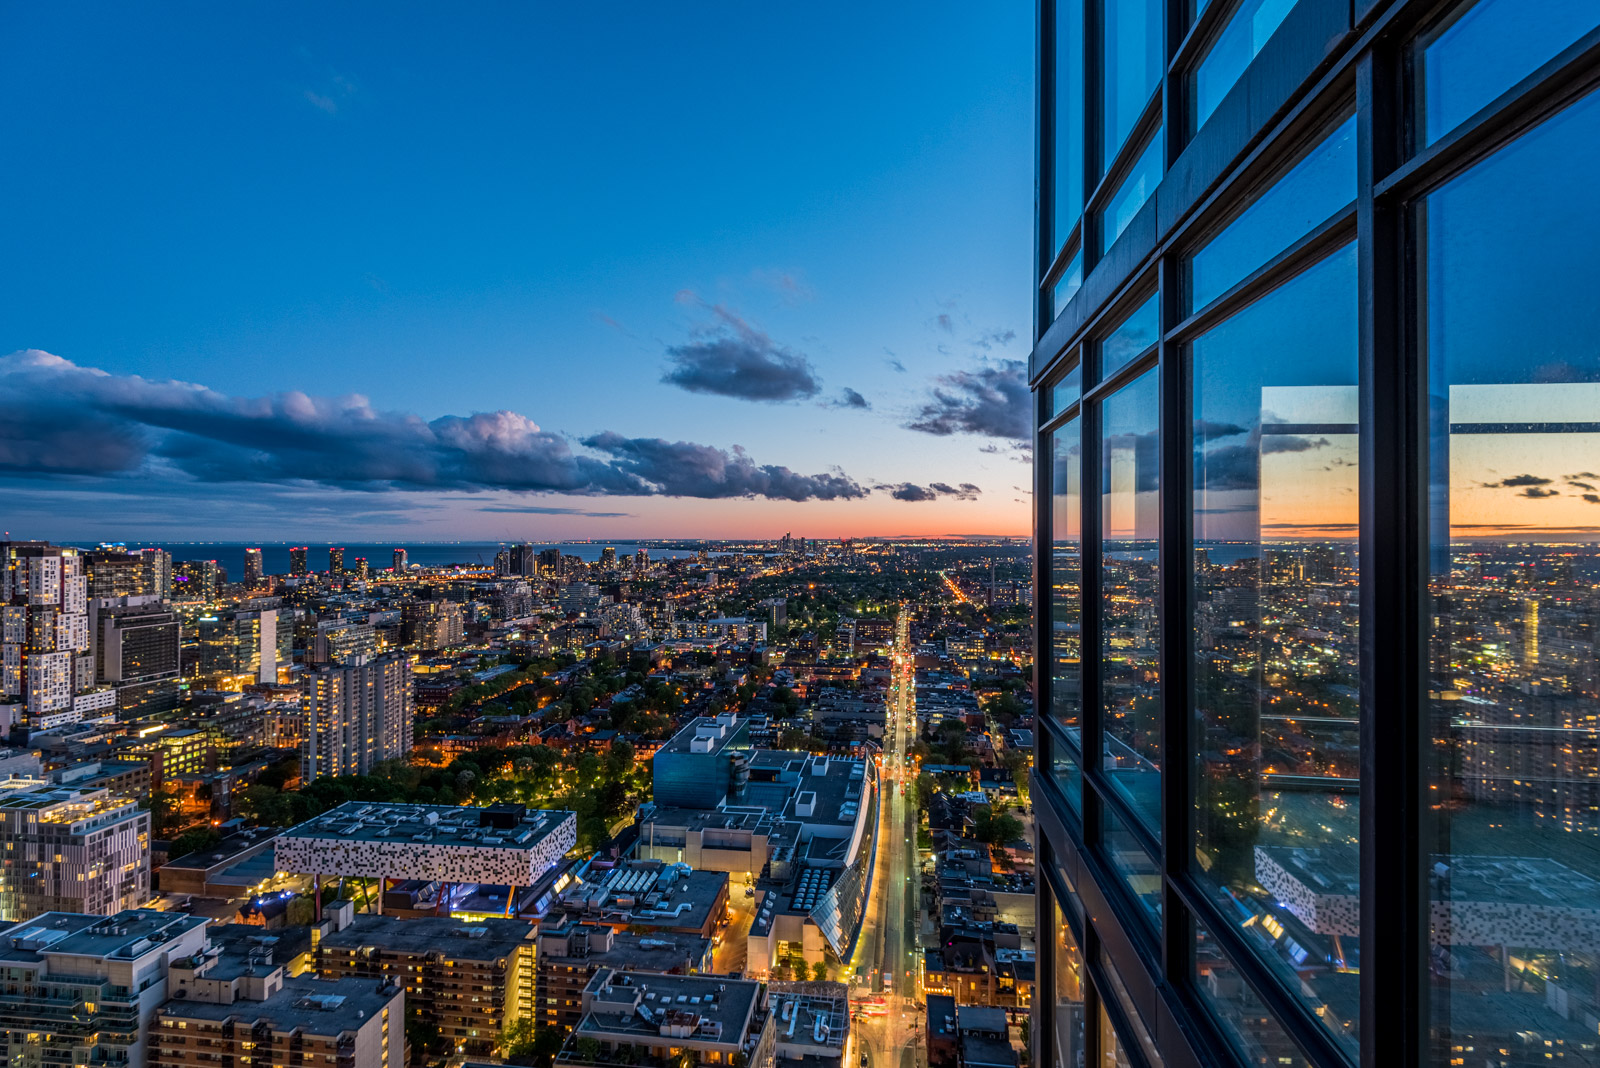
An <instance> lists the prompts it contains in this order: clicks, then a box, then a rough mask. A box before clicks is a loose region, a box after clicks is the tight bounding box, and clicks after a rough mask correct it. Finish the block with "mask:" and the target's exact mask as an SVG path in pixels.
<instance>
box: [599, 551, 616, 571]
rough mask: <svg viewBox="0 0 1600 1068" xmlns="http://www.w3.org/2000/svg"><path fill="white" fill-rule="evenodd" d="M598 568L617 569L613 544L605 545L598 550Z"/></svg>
mask: <svg viewBox="0 0 1600 1068" xmlns="http://www.w3.org/2000/svg"><path fill="white" fill-rule="evenodd" d="M600 569H601V570H602V571H615V570H616V569H617V550H616V547H615V546H613V545H607V546H606V547H605V548H604V549H601V550H600Z"/></svg>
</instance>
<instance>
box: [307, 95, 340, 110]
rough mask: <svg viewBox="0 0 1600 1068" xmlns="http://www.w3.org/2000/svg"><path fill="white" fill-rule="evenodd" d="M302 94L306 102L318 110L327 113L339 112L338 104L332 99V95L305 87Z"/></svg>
mask: <svg viewBox="0 0 1600 1068" xmlns="http://www.w3.org/2000/svg"><path fill="white" fill-rule="evenodd" d="M304 95H305V99H306V103H308V104H310V105H311V106H312V107H314V108H316V109H317V110H318V111H323V112H326V113H328V114H329V115H337V114H339V104H338V102H337V101H335V100H334V99H333V97H331V96H323V95H322V94H321V93H318V92H315V91H313V90H311V89H307V90H306V91H305V94H304Z"/></svg>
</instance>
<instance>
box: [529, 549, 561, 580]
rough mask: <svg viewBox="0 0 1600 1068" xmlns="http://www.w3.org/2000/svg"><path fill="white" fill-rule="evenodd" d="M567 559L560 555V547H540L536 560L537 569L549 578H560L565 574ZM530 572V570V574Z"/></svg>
mask: <svg viewBox="0 0 1600 1068" xmlns="http://www.w3.org/2000/svg"><path fill="white" fill-rule="evenodd" d="M566 565H567V561H566V558H565V557H564V556H562V555H561V550H560V549H540V550H539V556H538V561H537V571H538V572H539V573H541V574H543V575H545V576H547V577H549V578H560V577H561V576H562V575H564V574H566V571H567V566H566ZM531 573H532V572H530V574H531Z"/></svg>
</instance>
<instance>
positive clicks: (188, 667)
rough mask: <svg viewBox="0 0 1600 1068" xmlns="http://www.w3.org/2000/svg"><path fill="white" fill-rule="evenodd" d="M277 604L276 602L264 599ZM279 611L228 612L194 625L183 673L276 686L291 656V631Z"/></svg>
mask: <svg viewBox="0 0 1600 1068" xmlns="http://www.w3.org/2000/svg"><path fill="white" fill-rule="evenodd" d="M263 601H265V603H267V604H273V605H275V604H277V598H263ZM258 603H259V602H258ZM280 611H281V610H280V609H278V608H275V607H274V608H251V607H242V608H230V609H227V610H225V611H222V612H216V613H213V614H209V615H203V616H201V617H200V618H199V619H197V620H196V621H195V626H194V636H195V637H194V643H193V645H192V646H190V652H191V653H192V654H193V655H192V656H190V657H186V658H185V660H184V673H185V674H187V675H191V676H196V677H200V678H212V677H217V676H222V677H227V678H230V679H238V680H240V681H241V682H255V683H275V682H277V681H278V673H279V669H280V668H283V667H287V666H288V665H289V663H290V661H291V659H292V658H293V655H294V631H293V628H292V626H291V625H290V623H289V620H288V619H287V618H280Z"/></svg>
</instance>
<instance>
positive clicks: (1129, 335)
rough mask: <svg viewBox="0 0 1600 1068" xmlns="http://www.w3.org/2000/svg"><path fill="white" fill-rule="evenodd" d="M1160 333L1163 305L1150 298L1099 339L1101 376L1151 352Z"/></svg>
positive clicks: (1105, 375)
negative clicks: (1161, 308)
mask: <svg viewBox="0 0 1600 1068" xmlns="http://www.w3.org/2000/svg"><path fill="white" fill-rule="evenodd" d="M1160 335H1161V311H1160V306H1159V303H1158V302H1157V300H1156V298H1155V297H1151V298H1150V299H1149V300H1147V301H1145V302H1144V303H1143V304H1141V305H1139V307H1137V308H1135V309H1134V310H1133V311H1132V312H1130V313H1129V314H1128V317H1127V318H1126V319H1124V320H1122V322H1121V323H1119V324H1118V325H1117V328H1116V329H1115V330H1113V331H1111V333H1109V334H1107V335H1106V338H1105V340H1104V341H1102V342H1100V377H1101V378H1107V377H1109V376H1110V375H1112V374H1113V373H1115V372H1116V370H1117V369H1118V368H1120V367H1123V366H1125V365H1127V364H1128V363H1131V362H1132V361H1133V360H1135V359H1137V358H1138V357H1140V356H1142V355H1144V354H1145V353H1146V352H1148V351H1150V348H1151V347H1152V346H1154V345H1155V343H1156V341H1157V339H1158V338H1159V337H1160Z"/></svg>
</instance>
